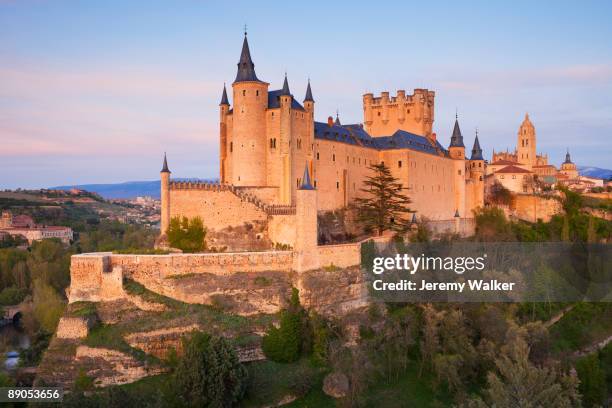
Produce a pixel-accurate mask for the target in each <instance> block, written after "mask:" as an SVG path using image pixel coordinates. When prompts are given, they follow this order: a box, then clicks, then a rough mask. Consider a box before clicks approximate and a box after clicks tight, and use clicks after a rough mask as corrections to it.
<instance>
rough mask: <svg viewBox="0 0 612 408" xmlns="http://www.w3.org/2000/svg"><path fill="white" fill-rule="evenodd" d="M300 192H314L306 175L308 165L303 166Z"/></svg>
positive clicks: (307, 174) (308, 174)
mask: <svg viewBox="0 0 612 408" xmlns="http://www.w3.org/2000/svg"><path fill="white" fill-rule="evenodd" d="M300 190H314V187H313V186H312V184H311V183H310V173H308V164H306V165H305V166H304V176H303V177H302V185H301V186H300Z"/></svg>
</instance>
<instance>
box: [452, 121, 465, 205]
mask: <svg viewBox="0 0 612 408" xmlns="http://www.w3.org/2000/svg"><path fill="white" fill-rule="evenodd" d="M448 150H449V154H450V157H451V158H452V159H454V160H453V191H454V192H455V195H454V196H455V209H456V212H457V214H459V216H465V180H466V174H465V172H466V168H465V167H466V166H465V145H464V144H463V135H462V134H461V129H460V128H459V118H458V117H457V115H455V126H454V127H453V134H452V136H451V142H450V145H449V147H448ZM449 215H450V214H449Z"/></svg>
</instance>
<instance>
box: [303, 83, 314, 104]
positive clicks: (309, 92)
mask: <svg viewBox="0 0 612 408" xmlns="http://www.w3.org/2000/svg"><path fill="white" fill-rule="evenodd" d="M304 102H314V99H313V98H312V90H311V89H310V78H308V86H307V87H306V97H305V98H304Z"/></svg>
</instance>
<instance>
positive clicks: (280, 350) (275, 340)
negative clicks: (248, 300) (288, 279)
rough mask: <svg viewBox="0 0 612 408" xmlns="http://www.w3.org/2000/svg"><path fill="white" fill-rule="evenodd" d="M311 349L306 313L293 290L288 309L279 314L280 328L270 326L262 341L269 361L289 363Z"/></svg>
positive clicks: (309, 329)
mask: <svg viewBox="0 0 612 408" xmlns="http://www.w3.org/2000/svg"><path fill="white" fill-rule="evenodd" d="M311 348H312V334H311V328H310V325H309V321H308V315H307V314H306V311H305V310H304V309H303V308H302V306H301V305H300V298H299V293H298V290H297V289H295V288H293V289H292V292H291V301H290V302H289V307H288V308H287V309H286V310H283V311H282V312H281V318H280V326H279V327H278V328H277V327H274V326H271V327H270V329H269V330H268V332H267V333H266V335H265V336H264V338H263V341H262V349H263V352H264V354H265V355H266V357H268V358H269V359H270V360H273V361H278V362H281V363H289V362H292V361H296V360H297V359H299V358H300V355H301V353H302V352H304V353H308V352H310V351H311Z"/></svg>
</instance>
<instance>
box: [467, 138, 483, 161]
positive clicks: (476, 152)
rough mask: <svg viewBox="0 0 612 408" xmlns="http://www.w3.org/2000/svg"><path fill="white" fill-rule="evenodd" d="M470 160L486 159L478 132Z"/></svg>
mask: <svg viewBox="0 0 612 408" xmlns="http://www.w3.org/2000/svg"><path fill="white" fill-rule="evenodd" d="M470 160H484V159H483V157H482V149H481V148H480V142H479V141H478V133H477V134H476V138H475V139H474V147H472V157H470Z"/></svg>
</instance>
